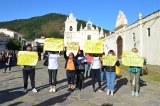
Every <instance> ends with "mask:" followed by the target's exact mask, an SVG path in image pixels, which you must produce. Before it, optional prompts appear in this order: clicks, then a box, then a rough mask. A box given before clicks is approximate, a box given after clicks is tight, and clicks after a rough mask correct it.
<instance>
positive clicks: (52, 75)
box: [48, 69, 57, 86]
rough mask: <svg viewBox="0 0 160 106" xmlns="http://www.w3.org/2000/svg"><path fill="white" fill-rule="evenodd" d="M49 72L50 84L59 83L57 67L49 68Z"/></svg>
mask: <svg viewBox="0 0 160 106" xmlns="http://www.w3.org/2000/svg"><path fill="white" fill-rule="evenodd" d="M48 74H49V85H50V86H52V85H54V86H56V85H57V69H48ZM52 79H53V80H52Z"/></svg>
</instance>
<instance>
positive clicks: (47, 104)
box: [36, 92, 71, 106]
mask: <svg viewBox="0 0 160 106" xmlns="http://www.w3.org/2000/svg"><path fill="white" fill-rule="evenodd" d="M70 94H71V92H68V93H66V94H63V95H60V96H56V97H53V98H51V99H48V100H46V101H44V102H42V103H39V104H37V105H36V106H51V105H52V106H53V105H55V104H56V103H62V102H64V101H65V100H66V99H67V97H68V96H69V95H70Z"/></svg>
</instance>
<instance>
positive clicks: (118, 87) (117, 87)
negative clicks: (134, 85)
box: [114, 78, 128, 93]
mask: <svg viewBox="0 0 160 106" xmlns="http://www.w3.org/2000/svg"><path fill="white" fill-rule="evenodd" d="M127 83H128V79H127V78H122V79H120V80H117V82H116V85H115V91H114V93H116V92H117V91H118V90H119V89H120V88H121V87H122V86H123V85H127Z"/></svg>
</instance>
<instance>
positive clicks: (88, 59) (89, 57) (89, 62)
mask: <svg viewBox="0 0 160 106" xmlns="http://www.w3.org/2000/svg"><path fill="white" fill-rule="evenodd" d="M86 59H87V68H86V77H87V78H88V71H89V69H90V65H91V62H92V55H91V54H89V53H87V54H86ZM89 76H90V77H91V72H90V74H89Z"/></svg>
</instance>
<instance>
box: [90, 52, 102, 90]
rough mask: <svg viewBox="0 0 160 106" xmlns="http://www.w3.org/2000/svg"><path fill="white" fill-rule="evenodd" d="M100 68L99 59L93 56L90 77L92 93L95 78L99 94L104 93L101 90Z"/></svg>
mask: <svg viewBox="0 0 160 106" xmlns="http://www.w3.org/2000/svg"><path fill="white" fill-rule="evenodd" d="M101 67H102V64H101V59H100V57H99V56H98V54H94V55H93V58H92V62H91V77H92V87H93V92H96V90H95V77H97V79H98V85H99V92H104V90H103V89H102V88H101V80H100V68H101Z"/></svg>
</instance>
